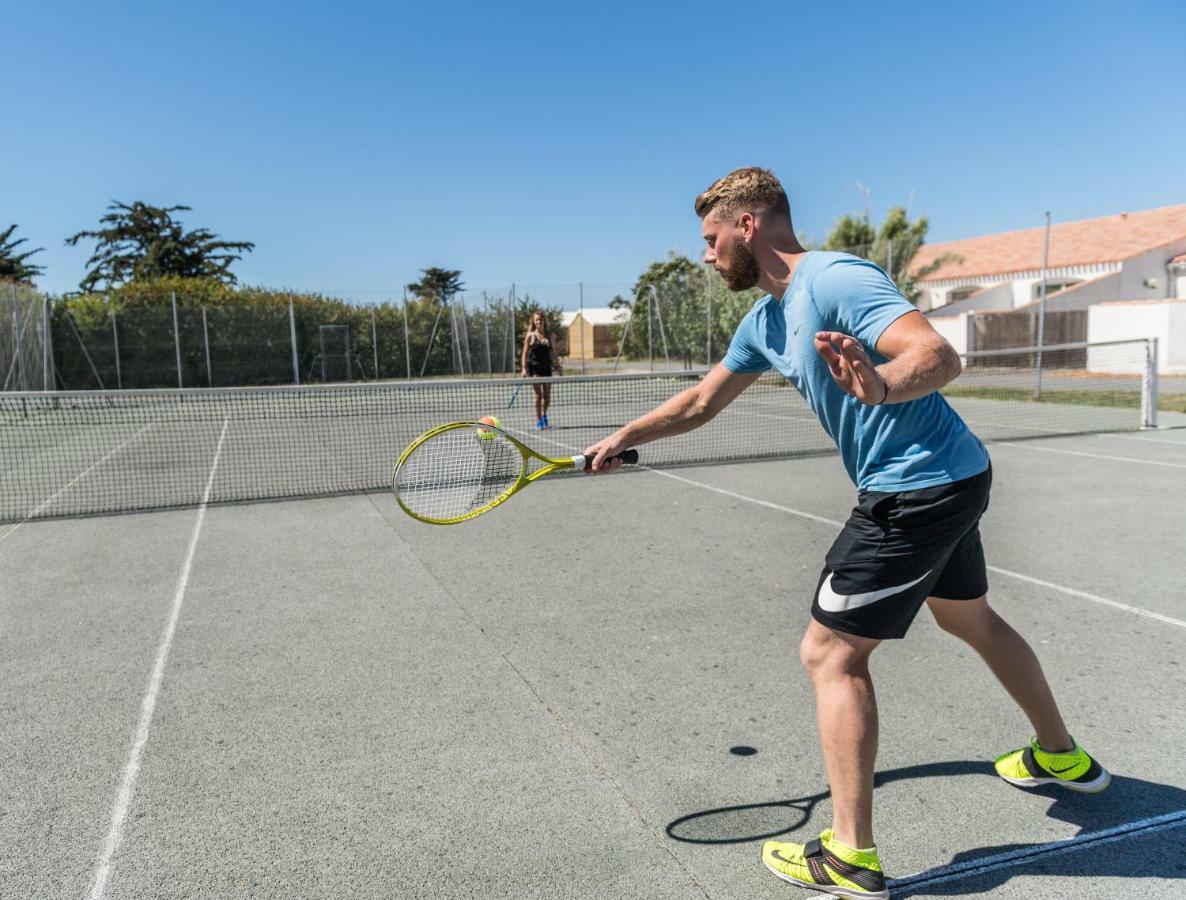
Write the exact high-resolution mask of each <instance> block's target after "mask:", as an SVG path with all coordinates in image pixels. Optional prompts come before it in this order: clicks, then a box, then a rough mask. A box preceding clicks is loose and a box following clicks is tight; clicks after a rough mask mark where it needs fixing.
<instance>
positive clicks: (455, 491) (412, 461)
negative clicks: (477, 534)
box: [395, 427, 523, 520]
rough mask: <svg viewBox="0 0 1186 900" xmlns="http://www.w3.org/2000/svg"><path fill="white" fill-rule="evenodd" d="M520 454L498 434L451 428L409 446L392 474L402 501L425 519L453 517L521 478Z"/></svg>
mask: <svg viewBox="0 0 1186 900" xmlns="http://www.w3.org/2000/svg"><path fill="white" fill-rule="evenodd" d="M522 469H523V456H522V454H520V452H519V449H518V448H517V447H516V446H515V445H514V444H512V443H511V442H510V441H508V440H506V439H505V438H503V436H502V435H501V434H495V435H494V436H493V437H489V438H483V437H481V436H480V434H479V432H478V431H477V430H476V429H473V428H468V427H467V428H455V429H451V430H449V431H445V432H442V433H440V434H438V435H435V436H434V437H431V438H429V439H428V440H427V441H425V442H424V443H423V444H421V445H420V446H419V447H417V448H416V449H415V450H413V451H412V453H411V455H410V456H409V457H408V458H407V459H406V460H404V462H403V465H401V466H400V468H399V471H398V472H397V474H396V479H395V489H396V493H397V494H398V496H399V499H400V502H401V503H402V504H403V505H404V506H405V507H406V508H407V509H408V510H409V511H410V512H412V513H413V514H414V515H417V516H422V517H423V518H426V519H436V520H441V519H455V518H457V517H459V516H464V515H466V514H468V513H471V512H475V511H477V510H479V509H481V508H483V507H484V506H488V505H489V504H490V503H492V502H494V501H495V500H497V499H498V498H499V497H501V496H502V495H503V494H505V493H506V492H507V491H509V490H510V489H511V488H512V487H513V486H514V485H515V483H516V482H517V481H518V480H519V473H520V472H521V471H522Z"/></svg>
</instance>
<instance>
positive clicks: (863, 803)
mask: <svg viewBox="0 0 1186 900" xmlns="http://www.w3.org/2000/svg"><path fill="white" fill-rule="evenodd" d="M879 643H880V641H875V640H871V639H870V638H862V637H856V636H855V635H851V634H844V633H842V632H839V631H833V630H832V629H831V628H828V627H827V626H825V625H821V624H820V623H819V622H817V621H815V620H814V619H812V620H811V624H810V625H808V626H807V633H806V634H805V635H804V636H803V641H802V643H801V644H800V645H799V658H800V660H802V662H803V666H804V668H805V669H807V674H808V675H810V676H811V682H812V684H813V685H814V686H815V708H816V720H817V721H818V723H819V733H820V744H821V746H822V747H823V751H824V764H825V766H826V767H827V769H828V784H829V785H830V786H831V789H832V831H833V833H834V834H835V836H836V838H837V839H838V840H839V841H841V842H842V843H844V844H847V845H848V846H849V847H855V848H858V849H864V848H868V847H872V846H873V766H874V763H875V761H876V759H877V698H876V697H875V696H874V693H873V681H872V679H871V678H870V677H869V654H871V653H872V652H873V649H874V648H875V647H876V646H877V645H878V644H879Z"/></svg>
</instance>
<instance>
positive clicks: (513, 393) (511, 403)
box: [507, 383, 523, 409]
mask: <svg viewBox="0 0 1186 900" xmlns="http://www.w3.org/2000/svg"><path fill="white" fill-rule="evenodd" d="M521 387H523V384H522V383H519V384H517V385H515V389H514V390H513V391H511V399H510V400H509V401H507V409H510V408H511V407H512V406H514V405H515V400H516V399H518V397H519V388H521Z"/></svg>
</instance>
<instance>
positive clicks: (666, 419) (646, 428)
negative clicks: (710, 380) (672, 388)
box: [615, 387, 712, 446]
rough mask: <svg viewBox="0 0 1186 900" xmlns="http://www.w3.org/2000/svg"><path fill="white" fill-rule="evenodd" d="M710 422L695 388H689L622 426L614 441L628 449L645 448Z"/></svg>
mask: <svg viewBox="0 0 1186 900" xmlns="http://www.w3.org/2000/svg"><path fill="white" fill-rule="evenodd" d="M711 418H712V413H711V412H710V411H709V409H708V406H707V405H706V404H705V403H704V402H703V400H702V397H701V392H700V389H699V387H691V388H688V389H687V390H686V391H683V392H681V393H679V394H676V395H675V396H674V397H672V398H671V399H670V400H668V401H667V402H665V403H664V404H663V405H662V406H658V407H656V408H655V409H653V410H651V411H650V412H649V413H647V414H646V415H643V416H639V417H638V418H637V419H635V420H634V421H633V422H629V423H627V424H626V425H623V426H622V427H621V428H620V429H618V432H617V434H616V435H615V437H617V438H619V439H620V440H621V441H623V442H624V443H627V444H630V445H631V446H633V445H635V444H646V443H648V442H650V441H657V440H659V439H660V438H665V437H671V436H672V435H675V434H683V433H684V432H685V431H691V430H692V429H693V428H697V427H699V426H700V425H703V424H704V423H705V422H707V421H708V420H709V419H711Z"/></svg>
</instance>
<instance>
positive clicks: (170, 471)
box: [0, 341, 1156, 522]
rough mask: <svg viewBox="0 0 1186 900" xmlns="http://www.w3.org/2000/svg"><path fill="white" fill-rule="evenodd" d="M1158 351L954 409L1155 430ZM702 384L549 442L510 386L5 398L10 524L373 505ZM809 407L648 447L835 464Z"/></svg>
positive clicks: (957, 400)
mask: <svg viewBox="0 0 1186 900" xmlns="http://www.w3.org/2000/svg"><path fill="white" fill-rule="evenodd" d="M1149 346H1150V342H1146V341H1136V342H1127V343H1123V344H1110V345H1086V344H1082V345H1064V346H1061V347H1048V348H1045V349H1044V350H1043V351H1041V354H1040V359H1039V353H1038V351H1036V350H1034V349H1032V348H1031V349H1024V350H1010V351H1002V352H990V353H985V354H977V353H972V354H969V355H968V356H967V357H966V360H965V365H966V368H965V372H964V374H963V375H962V376H961V377H960V378H959V379H958V380H957V381H956V382H954V383H953V384H952V385H950V386H949V387H948V388H947V389H945V391H944V393H945V394H946V395H947V397H948V399H949V402H950V403H951V404H952V406H954V407H955V408H956V410H957V411H959V412H960V414H961V415H963V417H964V418H965V420H966V421H967V422H968V423H969V425H971V426H972V428H973V429H974V430H975V431H977V433H979V434H980V435H981V436H982V437H983V438H984V439H986V440H998V439H1009V438H1022V437H1034V436H1046V435H1051V434H1072V433H1079V432H1090V431H1112V430H1124V429H1137V428H1140V427H1141V426H1142V424H1147V423H1148V422H1149V419H1150V412H1149V410H1150V409H1155V408H1156V401H1155V399H1154V400H1153V401H1152V407H1150V405H1149V404H1150V402H1151V401H1150V399H1149V397H1150V392H1151V391H1155V376H1152V375H1151V374H1150V371H1151V369H1150V364H1149V359H1150V349H1149ZM704 374H705V373H704V372H678V373H670V372H667V373H647V374H631V375H612V376H596V377H565V378H554V379H547V380H543V379H541V380H539V381H537V382H535V383H536V384H548V385H550V389H551V410H550V413H549V418H550V420H551V421H552V423H553V427H552V428H551V429H549V430H547V431H535V430H534V429H533V424H534V413H533V408H532V407H533V403H532V398H533V385H532V383H521V382H519V381H516V380H510V379H506V380H480V381H476V380H475V381H433V382H428V383H424V382H420V383H412V382H397V383H372V384H349V385H336V386H335V385H317V386H304V387H269V388H207V389H193V390H171V391H167V390H150V391H85V392H21V393H0V459H2V460H3V465H4V471H3V473H2V475H0V522H14V521H23V520H26V519H37V518H49V517H59V516H69V515H91V514H102V513H114V512H129V511H136V510H148V509H162V508H170V507H184V506H194V505H197V504H200V503H201V502H202V501H203V497H204V495H205V493H206V489H207V485H208V484H209V502H210V503H236V502H245V501H251V500H267V499H281V498H295V497H318V496H331V495H337V494H350V493H362V492H367V491H378V490H383V489H385V488H387V487H388V486H389V484H390V481H391V475H392V467H393V464H394V461H395V459H396V457H397V456H398V454H399V452H400V451H401V450H402V449H403V448H404V447H405V446H406V445H407V444H408V443H409V442H410V441H411V440H412V439H413V438H414V437H416V435H418V434H420V433H421V432H423V431H425V430H426V429H428V428H430V427H432V426H435V425H439V424H442V423H444V422H449V421H465V420H468V421H476V420H477V419H479V418H481V417H482V416H487V415H496V416H498V417H500V418H501V419H502V422H503V424H504V427H505V428H506V429H507V430H508V431H510V432H511V433H512V434H514V435H516V436H517V437H520V438H521V439H525V440H526V442H527V443H528V444H529V445H530V446H532V447H533V448H534V449H536V450H538V451H540V452H541V453H544V454H547V455H555V456H567V455H571V454H573V453H579V452H580V451H581V450H583V449H584V448H585V447H586V446H588V445H589V444H591V443H593V442H594V441H596V440H598V439H599V438H602V437H604V436H606V435H608V434H610V433H611V432H613V431H614V430H615V429H617V428H618V427H620V426H621V425H623V424H625V423H626V422H628V421H630V420H631V419H633V418H635V417H637V416H639V415H641V414H642V413H645V412H647V411H648V410H650V409H652V408H654V407H655V406H656V405H658V404H659V403H661V402H663V401H664V400H665V399H667V398H668V397H670V396H672V395H674V394H676V393H678V392H679V391H680V390H683V389H684V388H687V387H689V386H690V385H693V384H695V383H696V382H697V381H698V380H699V379H700V378H701V377H703V375H704ZM833 449H834V448H833V446H832V443H831V441H830V439H829V438H828V437H827V435H826V434H825V433H824V432H823V430H822V429H821V428H820V425H819V423H818V421H817V420H816V418H815V416H814V414H813V413H812V412H811V411H810V410H809V409H808V408H807V405H806V404H805V403H804V401H803V400H802V398H801V397H800V396H799V394H798V392H797V391H795V390H794V388H792V387H791V386H790V385H789V384H788V382H787V381H786V380H785V379H783V378H782V377H781V376H778V375H773V374H767V375H764V376H763V377H762V378H761V379H760V380H759V381H758V382H757V383H756V384H755V385H753V386H752V387H751V388H750V389H749V390H747V391H746V392H745V393H744V394H743V395H742V396H741V397H740V398H739V399H738V400H736V401H735V402H734V403H733V404H731V405H730V406H729V407H728V408H727V409H726V410H725V411H724V412H722V413H721V414H720V415H719V416H717V418H716V419H714V420H713V421H712V422H710V423H709V424H708V425H706V426H704V427H702V428H700V429H697V430H695V431H693V432H689V433H687V434H683V435H679V436H677V437H673V438H669V439H667V440H664V441H659V442H656V443H654V444H649V445H647V446H646V447H645V448H644V450H643V451H642V462H643V464H645V465H649V466H675V465H689V464H696V463H717V462H725V461H734V460H749V459H763V458H774V457H791V456H800V455H812V454H819V453H826V452H831V451H833Z"/></svg>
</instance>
